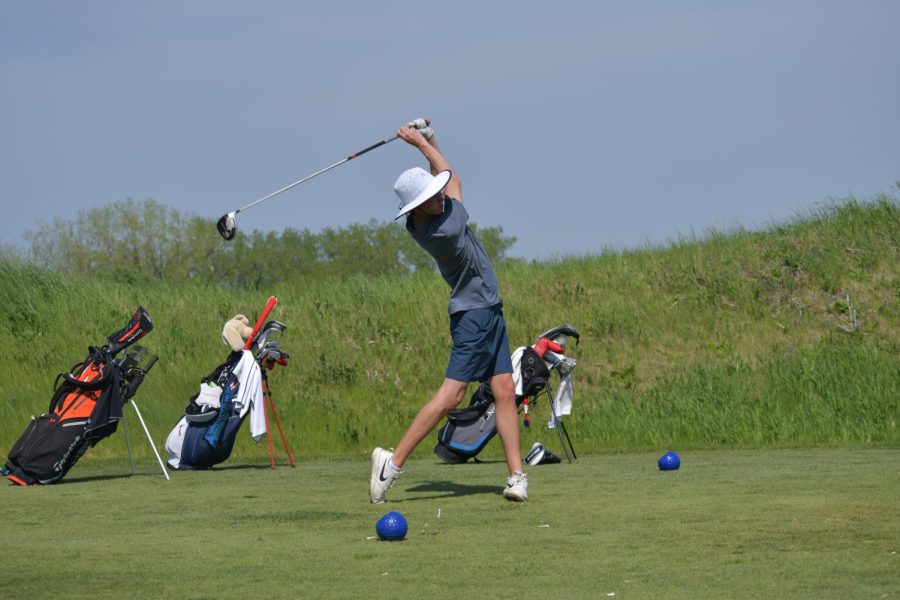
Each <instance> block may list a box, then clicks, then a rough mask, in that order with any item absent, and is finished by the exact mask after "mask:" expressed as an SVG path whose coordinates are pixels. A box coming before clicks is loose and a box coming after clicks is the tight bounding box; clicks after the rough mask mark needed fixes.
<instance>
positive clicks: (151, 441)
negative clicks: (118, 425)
mask: <svg viewBox="0 0 900 600" xmlns="http://www.w3.org/2000/svg"><path fill="white" fill-rule="evenodd" d="M131 406H133V407H134V412H135V413H136V414H137V417H138V420H139V421H140V422H141V427H143V428H144V433H145V434H147V441H148V442H150V447H151V448H153V454H155V455H156V462H158V463H159V468H160V469H162V472H163V475H165V476H166V481H171V480H172V479H171V477H169V472H168V471H166V467H165V465H164V464H163V461H162V459H161V458H160V457H159V451H158V450H157V449H156V445H155V444H154V443H153V438H151V437H150V430H149V429H147V424H146V423H144V417H142V416H141V411H140V409H139V408H138V405H137V402H135V401H134V399H132V400H131Z"/></svg>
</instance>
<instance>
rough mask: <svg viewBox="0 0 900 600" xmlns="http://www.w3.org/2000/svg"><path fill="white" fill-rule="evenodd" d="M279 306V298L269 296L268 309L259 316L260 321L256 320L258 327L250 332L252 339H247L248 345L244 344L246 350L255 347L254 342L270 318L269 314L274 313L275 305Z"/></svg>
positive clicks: (254, 327) (255, 326)
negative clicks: (267, 318)
mask: <svg viewBox="0 0 900 600" xmlns="http://www.w3.org/2000/svg"><path fill="white" fill-rule="evenodd" d="M276 304H278V298H276V297H275V296H269V300H268V301H267V302H266V307H265V308H264V309H263V311H262V314H261V315H259V319H257V320H256V325H254V326H253V331H252V332H250V337H248V338H247V343H245V344H244V350H249V349H250V346H252V345H253V340H255V339H256V334H257V333H259V330H260V328H261V327H262V326H263V324H264V323H265V322H266V317H268V316H269V313H270V312H272V309H273V308H275V305H276Z"/></svg>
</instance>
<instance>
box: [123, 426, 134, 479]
mask: <svg viewBox="0 0 900 600" xmlns="http://www.w3.org/2000/svg"><path fill="white" fill-rule="evenodd" d="M122 427H123V428H124V429H125V447H126V448H128V462H130V463H131V474H132V475H134V456H132V454H131V439H130V438H129V436H128V419H126V418H125V413H122Z"/></svg>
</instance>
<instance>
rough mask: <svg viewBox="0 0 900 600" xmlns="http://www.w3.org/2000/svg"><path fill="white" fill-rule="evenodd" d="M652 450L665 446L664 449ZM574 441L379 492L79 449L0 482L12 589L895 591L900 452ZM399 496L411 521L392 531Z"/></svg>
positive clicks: (363, 468)
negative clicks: (53, 471)
mask: <svg viewBox="0 0 900 600" xmlns="http://www.w3.org/2000/svg"><path fill="white" fill-rule="evenodd" d="M659 454H662V452H660V453H659ZM657 458H658V454H647V453H641V454H611V455H594V456H580V457H579V458H578V459H577V460H576V461H575V462H574V463H573V464H565V463H564V464H560V465H542V466H536V467H532V468H531V472H530V474H529V478H530V480H531V489H530V494H531V499H530V501H529V502H528V503H525V504H511V503H508V502H506V501H504V500H503V498H502V497H501V496H500V491H501V485H502V482H503V479H504V476H505V467H504V465H503V463H501V462H493V461H492V462H486V463H482V464H472V465H459V466H446V465H441V464H438V463H437V462H436V461H434V460H431V459H430V458H426V457H422V456H420V457H418V458H415V459H413V460H411V461H410V462H409V463H408V464H407V468H406V472H405V473H404V475H403V476H402V477H401V478H400V480H399V481H398V483H397V485H396V486H395V488H394V489H393V490H392V491H391V495H390V499H391V502H389V503H388V504H386V505H383V506H372V505H371V504H369V503H368V497H367V480H368V471H369V465H368V460H367V457H365V458H364V457H361V456H360V457H357V458H345V459H340V460H324V459H321V460H319V459H317V460H314V461H307V460H304V458H303V456H302V455H301V456H300V457H299V461H298V464H297V467H296V468H294V469H292V468H290V467H288V466H279V467H278V468H277V469H276V470H274V471H273V470H272V469H270V468H269V467H268V464H267V463H265V462H264V461H265V459H266V456H265V449H264V448H260V460H261V461H263V462H261V463H260V464H253V465H245V464H244V465H242V464H231V463H226V464H225V465H223V466H221V467H220V468H217V469H215V470H213V471H207V472H175V473H172V481H166V480H165V479H164V478H163V476H162V474H161V472H160V471H159V469H158V467H157V466H156V464H155V463H154V462H152V461H148V460H144V459H142V460H141V461H139V463H138V473H137V475H135V476H129V467H128V464H127V462H126V461H122V460H115V461H111V460H108V459H92V458H91V457H90V455H88V456H86V457H85V458H84V459H83V460H82V461H81V462H80V463H79V464H77V465H76V466H75V468H74V469H73V471H72V472H71V473H70V474H69V476H68V477H67V479H65V480H64V481H63V483H61V484H59V485H55V486H47V487H32V488H18V487H14V486H0V519H2V523H3V527H2V528H0V548H2V555H3V563H2V568H3V585H2V586H0V596H4V597H10V598H13V597H14V598H61V597H65V598H75V597H86V598H87V597H90V598H122V597H157V598H158V597H179V598H249V597H266V598H369V597H379V598H435V597H454V598H607V597H609V598H619V599H621V598H692V599H696V598H817V599H818V598H885V597H886V598H896V597H898V596H900V556H898V554H897V551H898V550H900V518H898V515H900V468H898V465H900V451H898V450H897V449H814V450H753V451H685V452H682V453H681V458H682V466H681V469H680V470H678V471H672V472H661V471H659V470H658V468H657V466H656V459H657ZM388 510H397V511H400V512H401V513H403V514H404V515H405V516H406V518H407V520H408V522H409V533H408V536H407V539H406V540H405V541H402V542H393V543H392V542H381V541H378V540H377V539H376V538H375V531H374V524H375V522H376V520H377V519H378V518H379V517H380V516H381V515H382V514H384V513H385V512H387V511H388Z"/></svg>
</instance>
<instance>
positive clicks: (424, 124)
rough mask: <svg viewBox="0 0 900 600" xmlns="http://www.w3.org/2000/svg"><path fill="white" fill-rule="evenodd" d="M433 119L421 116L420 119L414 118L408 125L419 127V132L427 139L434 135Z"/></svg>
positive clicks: (414, 127)
mask: <svg viewBox="0 0 900 600" xmlns="http://www.w3.org/2000/svg"><path fill="white" fill-rule="evenodd" d="M430 125H431V121H429V120H428V119H423V118H422V117H419V118H418V119H413V120H412V121H410V122H409V123H407V124H406V126H407V127H412V128H413V129H417V130H418V131H419V133H421V134H422V137H424V138H425V139H426V140H430V139H431V136H433V135H434V130H433V129H432V128H431V127H430Z"/></svg>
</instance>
